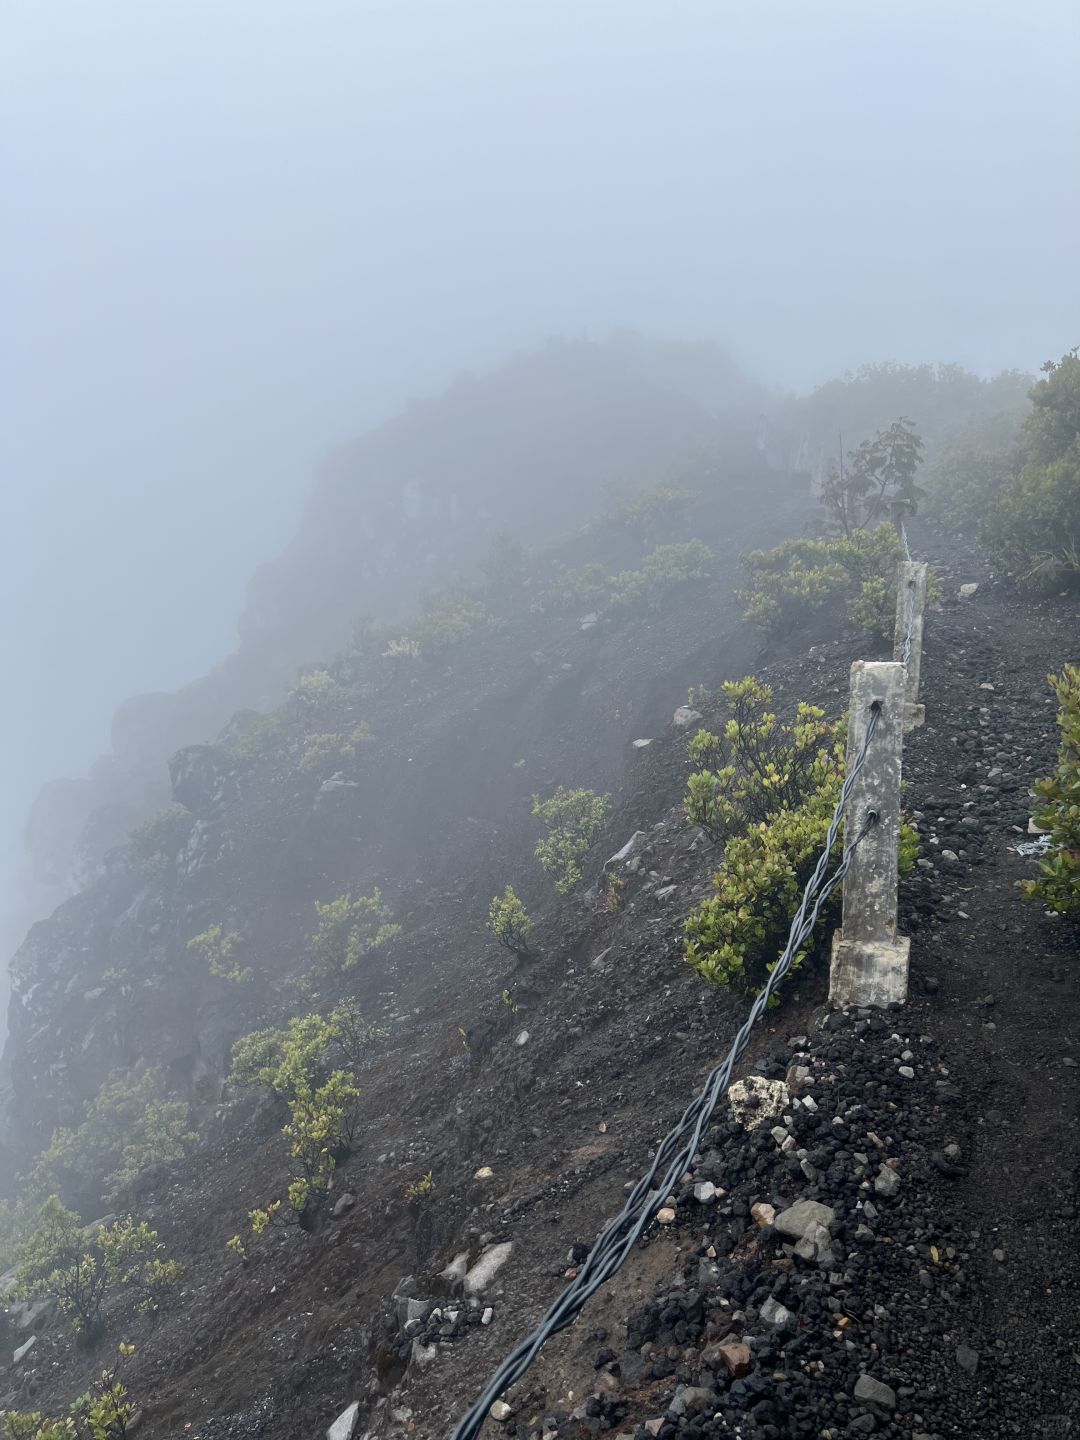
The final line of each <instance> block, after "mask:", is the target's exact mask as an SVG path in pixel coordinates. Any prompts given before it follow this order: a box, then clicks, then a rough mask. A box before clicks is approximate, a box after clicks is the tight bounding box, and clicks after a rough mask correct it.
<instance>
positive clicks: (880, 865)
mask: <svg viewBox="0 0 1080 1440" xmlns="http://www.w3.org/2000/svg"><path fill="white" fill-rule="evenodd" d="M905 680H906V675H905V667H904V666H903V665H901V664H900V663H899V662H897V661H879V662H875V661H868V660H856V661H855V663H854V665H852V667H851V709H850V712H849V714H848V746H847V754H848V764H849V765H850V764H851V763H852V761H853V759H854V757H855V756H856V755H858V754H859V752H860V751H861V750H862V747H863V743H864V741H865V739H866V730H867V726H868V725H869V723H870V716H871V712H872V710H873V709H876V712H877V725H876V728H875V730H874V738H873V739H872V740H871V741H870V748H869V750H868V751H867V752H866V763H865V764H864V766H863V768H862V770H861V771H860V772H859V775H858V777H857V778H856V780H855V784H854V785H853V787H852V789H851V793H850V796H849V798H848V804H847V810H846V812H845V814H844V834H845V838H846V839H847V840H850V839H851V838H853V837H854V836H855V835H856V834H858V832H859V829H860V828H861V826H862V824H863V822H864V821H865V819H866V816H867V813H868V812H869V811H871V810H872V811H873V812H874V813H875V814H876V816H877V820H876V823H875V824H874V825H873V826H872V827H871V829H870V830H869V832H868V833H867V834H866V835H865V836H864V837H863V840H862V842H861V843H860V845H859V848H858V849H857V850H856V851H855V854H854V855H853V856H852V860H851V866H850V868H849V870H848V872H847V874H846V875H845V876H844V919H843V925H842V927H841V929H840V930H839V931H838V932H837V933H836V934H835V935H834V936H833V950H832V966H831V969H830V973H829V1001H830V1003H831V1004H833V1005H837V1006H849V1005H850V1006H865V1005H876V1006H879V1007H882V1008H884V1007H885V1006H886V1005H891V1004H893V1003H899V1004H903V1002H904V1001H905V1000H906V999H907V985H908V951H909V950H910V948H911V942H910V940H908V939H906V938H905V937H904V936H901V935H897V933H896V895H897V889H898V885H899V875H898V871H897V865H898V860H899V845H900V773H901V760H902V755H903V744H904V735H903V730H904V687H905Z"/></svg>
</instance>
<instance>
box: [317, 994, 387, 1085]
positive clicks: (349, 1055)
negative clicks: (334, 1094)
mask: <svg viewBox="0 0 1080 1440" xmlns="http://www.w3.org/2000/svg"><path fill="white" fill-rule="evenodd" d="M330 1025H331V1029H332V1031H333V1040H334V1045H335V1046H336V1048H337V1049H338V1050H339V1051H340V1053H341V1055H342V1056H343V1057H344V1059H345V1062H346V1063H347V1064H348V1065H351V1066H353V1067H354V1068H355V1067H356V1066H357V1065H359V1064H360V1061H361V1060H362V1059H363V1057H364V1055H365V1054H366V1053H367V1051H368V1049H369V1048H370V1046H371V1045H372V1044H373V1043H374V1042H375V1041H376V1040H381V1039H382V1038H383V1037H384V1036H385V1035H386V1031H385V1030H383V1029H382V1028H381V1027H380V1026H378V1025H375V1024H373V1022H372V1021H370V1020H367V1019H365V1018H364V1012H363V1010H362V1009H361V1008H360V1002H359V1000H355V999H353V998H351V997H350V998H348V999H346V1000H342V1002H341V1003H340V1005H335V1006H334V1008H333V1010H331V1011H330Z"/></svg>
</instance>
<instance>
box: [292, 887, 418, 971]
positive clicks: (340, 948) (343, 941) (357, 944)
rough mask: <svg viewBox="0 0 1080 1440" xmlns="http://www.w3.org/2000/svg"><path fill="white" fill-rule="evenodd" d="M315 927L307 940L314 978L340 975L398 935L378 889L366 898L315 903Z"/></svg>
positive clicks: (361, 896)
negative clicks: (316, 924)
mask: <svg viewBox="0 0 1080 1440" xmlns="http://www.w3.org/2000/svg"><path fill="white" fill-rule="evenodd" d="M315 914H316V916H317V917H318V921H319V924H318V927H317V928H316V931H315V934H314V935H313V936H312V939H311V959H312V963H313V965H314V969H315V972H316V974H317V975H343V974H345V972H346V971H348V970H352V969H353V968H354V967H355V966H356V965H358V964H359V962H360V961H361V960H362V959H363V957H364V956H365V955H368V954H370V953H371V951H372V950H377V949H378V948H379V947H380V946H381V945H385V944H386V943H387V941H388V940H393V939H394V938H395V936H397V935H400V934H401V926H400V925H395V924H394V923H393V922H392V920H391V918H390V916H391V911H390V909H389V907H388V906H386V905H384V904H383V899H382V893H381V891H379V890H378V889H375V890H373V891H372V892H371V894H370V895H358V896H356V897H355V898H354V897H353V896H352V895H339V896H338V898H337V899H336V900H326V901H318V900H317V901H316V902H315Z"/></svg>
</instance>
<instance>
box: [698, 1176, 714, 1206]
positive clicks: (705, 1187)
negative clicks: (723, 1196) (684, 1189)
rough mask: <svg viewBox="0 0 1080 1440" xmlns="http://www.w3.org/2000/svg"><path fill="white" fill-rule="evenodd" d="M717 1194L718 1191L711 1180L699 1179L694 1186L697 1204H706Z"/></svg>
mask: <svg viewBox="0 0 1080 1440" xmlns="http://www.w3.org/2000/svg"><path fill="white" fill-rule="evenodd" d="M718 1194H719V1191H718V1190H717V1188H716V1186H715V1185H714V1184H713V1182H712V1181H711V1180H699V1181H698V1183H697V1184H696V1185H695V1186H694V1199H695V1200H696V1201H697V1202H698V1204H699V1205H708V1204H709V1202H710V1201H711V1200H715V1199H716V1197H717V1195H718Z"/></svg>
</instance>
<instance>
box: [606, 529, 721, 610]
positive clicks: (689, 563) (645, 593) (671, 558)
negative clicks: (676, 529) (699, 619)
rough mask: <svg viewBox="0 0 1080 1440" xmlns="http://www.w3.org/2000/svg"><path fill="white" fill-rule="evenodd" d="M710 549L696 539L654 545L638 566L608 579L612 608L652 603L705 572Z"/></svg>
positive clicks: (609, 599)
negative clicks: (639, 566)
mask: <svg viewBox="0 0 1080 1440" xmlns="http://www.w3.org/2000/svg"><path fill="white" fill-rule="evenodd" d="M712 559H713V553H712V551H711V550H710V549H709V547H708V546H707V545H705V544H703V543H702V541H700V540H688V541H687V542H686V543H685V544H683V545H658V546H657V547H656V549H655V550H654V551H653V552H652V554H651V555H647V556H646V557H645V559H644V561H643V562H642V564H641V568H640V569H638V570H622V571H620V573H619V574H618V575H613V576H612V577H611V579H610V580H609V581H608V605H609V607H610V608H611V609H612V610H628V609H637V608H639V607H641V606H647V607H654V606H655V605H656V604H657V602H658V601H659V600H660V599H662V597H663V596H665V595H667V594H668V592H669V591H671V590H674V589H677V588H678V587H679V586H681V585H686V584H689V582H690V581H692V580H704V579H705V578H706V577H707V576H708V574H709V567H710V566H711V564H712Z"/></svg>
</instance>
